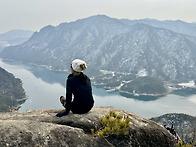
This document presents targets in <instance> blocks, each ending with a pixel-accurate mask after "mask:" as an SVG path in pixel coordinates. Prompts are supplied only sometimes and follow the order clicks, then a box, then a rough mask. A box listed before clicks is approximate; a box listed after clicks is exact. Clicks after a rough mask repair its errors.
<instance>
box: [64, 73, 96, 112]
mask: <svg viewBox="0 0 196 147" xmlns="http://www.w3.org/2000/svg"><path fill="white" fill-rule="evenodd" d="M71 94H73V95H74V99H73V101H72V104H71V111H72V112H73V113H78V114H82V113H86V112H88V111H89V110H90V109H91V108H92V106H93V104H94V100H93V96H92V88H91V82H90V79H89V78H88V77H87V76H86V75H84V74H83V73H80V74H79V75H73V74H70V75H69V77H68V80H67V91H66V97H70V96H69V95H71ZM67 101H68V99H67Z"/></svg>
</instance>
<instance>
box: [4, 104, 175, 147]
mask: <svg viewBox="0 0 196 147" xmlns="http://www.w3.org/2000/svg"><path fill="white" fill-rule="evenodd" d="M110 110H113V111H115V112H116V113H119V114H126V115H128V116H129V117H130V119H131V121H130V128H129V134H128V135H127V136H124V137H115V136H109V137H105V138H99V137H97V136H96V135H92V134H91V129H97V128H99V127H100V121H99V118H101V117H103V116H104V115H105V114H107V113H109V111H110ZM59 111H61V110H42V111H28V112H22V113H19V112H12V113H0V116H1V117H0V124H1V125H0V146H22V147H23V146H25V147H28V146H29V147H32V146H50V147H51V146H55V147H58V146H65V147H72V146H73V147H75V146H77V147H84V146H88V147H89V146H93V147H98V146H104V147H107V146H121V147H123V146H126V147H127V146H130V147H134V146H137V147H138V146H142V147H144V146H145V147H148V146H149V147H157V146H159V147H166V146H167V147H170V146H174V139H173V137H172V136H171V135H170V133H169V132H168V131H167V130H166V129H165V128H164V127H162V126H161V125H159V124H157V123H156V122H154V121H151V120H147V119H144V118H142V117H140V116H137V115H135V114H133V113H130V112H126V111H123V110H119V109H116V108H111V107H103V108H94V109H92V110H91V111H90V112H89V113H88V114H83V115H78V114H72V113H70V114H69V115H68V116H64V117H62V118H57V117H56V116H55V115H56V113H58V112H59Z"/></svg>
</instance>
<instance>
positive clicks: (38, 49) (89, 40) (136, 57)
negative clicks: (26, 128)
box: [0, 15, 196, 82]
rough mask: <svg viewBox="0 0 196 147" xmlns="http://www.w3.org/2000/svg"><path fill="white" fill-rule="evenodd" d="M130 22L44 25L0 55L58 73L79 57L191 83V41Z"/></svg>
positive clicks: (194, 51)
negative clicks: (58, 70)
mask: <svg viewBox="0 0 196 147" xmlns="http://www.w3.org/2000/svg"><path fill="white" fill-rule="evenodd" d="M143 21H144V20H143ZM134 23H135V24H133V25H130V24H129V23H125V22H123V21H122V20H120V19H115V18H110V17H107V16H103V15H98V16H92V17H88V18H85V19H80V20H76V21H74V22H70V23H62V24H60V25H58V26H56V27H54V26H47V27H44V28H42V29H41V30H40V31H39V32H36V33H34V34H33V35H32V37H31V38H30V39H29V40H28V41H26V42H25V43H23V44H22V45H18V46H13V47H9V48H6V50H4V51H3V52H2V53H1V54H0V57H2V58H10V59H14V60H22V61H24V62H31V63H36V64H42V65H47V66H48V67H49V68H51V69H61V70H65V69H69V68H70V66H69V65H70V62H71V61H72V60H73V59H75V58H81V59H83V60H85V61H86V62H87V63H88V67H89V70H94V69H97V70H108V71H114V72H124V73H133V74H138V73H140V72H141V71H146V73H147V75H148V76H152V77H155V78H158V79H160V80H162V81H167V82H187V81H190V80H195V79H196V69H195V68H194V67H195V65H196V58H195V57H196V48H195V46H196V37H194V36H188V35H187V34H186V35H184V34H182V32H180V30H179V32H178V33H176V32H173V31H171V30H168V29H166V28H158V27H153V26H150V25H147V23H146V24H144V23H142V24H141V23H136V22H134ZM159 23H161V21H159ZM177 23H180V24H181V23H182V22H177ZM183 24H187V25H188V26H189V24H188V23H183ZM157 25H159V24H157ZM192 25H193V24H192ZM163 26H164V25H163ZM193 26H194V25H193ZM189 29H191V28H189ZM189 35H190V34H189Z"/></svg>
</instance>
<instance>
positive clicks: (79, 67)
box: [71, 59, 87, 72]
mask: <svg viewBox="0 0 196 147" xmlns="http://www.w3.org/2000/svg"><path fill="white" fill-rule="evenodd" d="M71 67H72V68H73V70H74V71H76V72H82V71H84V70H85V69H86V68H87V65H86V63H85V62H84V61H82V60H80V59H75V60H73V61H72V64H71Z"/></svg>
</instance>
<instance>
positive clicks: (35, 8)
mask: <svg viewBox="0 0 196 147" xmlns="http://www.w3.org/2000/svg"><path fill="white" fill-rule="evenodd" d="M97 14H104V15H107V16H109V17H113V18H119V19H121V18H127V19H142V18H154V19H159V20H183V21H186V22H196V0H0V34H1V33H4V32H7V31H10V30H12V29H23V30H33V31H39V30H40V29H41V28H43V27H44V26H47V25H53V26H57V25H59V24H60V23H63V22H70V21H75V20H77V19H81V18H86V17H89V16H92V15H97Z"/></svg>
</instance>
